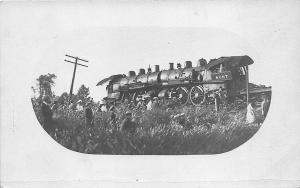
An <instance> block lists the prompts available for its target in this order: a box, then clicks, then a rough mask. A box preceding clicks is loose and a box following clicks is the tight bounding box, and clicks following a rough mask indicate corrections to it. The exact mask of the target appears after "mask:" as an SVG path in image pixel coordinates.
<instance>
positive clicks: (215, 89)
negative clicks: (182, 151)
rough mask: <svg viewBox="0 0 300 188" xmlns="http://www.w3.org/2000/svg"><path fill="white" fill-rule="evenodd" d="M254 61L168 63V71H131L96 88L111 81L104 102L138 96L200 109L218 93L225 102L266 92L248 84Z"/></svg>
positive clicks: (223, 59)
mask: <svg viewBox="0 0 300 188" xmlns="http://www.w3.org/2000/svg"><path fill="white" fill-rule="evenodd" d="M251 64H253V60H252V59H251V58H250V57H249V56H247V55H245V56H231V57H220V58H218V59H212V60H210V61H209V62H208V63H207V61H206V60H205V59H200V60H199V61H198V62H197V65H196V66H193V65H192V62H191V61H186V62H185V63H184V66H182V65H181V64H180V63H178V64H177V66H176V68H174V63H169V68H168V69H166V70H160V67H159V65H155V70H153V71H152V70H151V68H148V70H147V72H146V71H145V69H140V70H139V72H138V74H136V73H135V72H134V71H129V73H128V75H127V76H126V75H125V74H117V75H112V76H110V77H108V78H105V79H103V80H101V81H100V82H99V83H98V84H97V86H99V85H103V84H105V83H107V82H108V85H107V86H106V90H107V97H105V98H104V100H105V101H107V102H109V101H117V102H124V101H126V100H127V101H134V102H135V101H136V100H137V98H138V97H142V98H147V97H148V98H149V97H150V98H153V97H158V98H160V99H162V100H165V99H170V98H174V97H175V98H176V99H177V100H178V102H179V103H180V104H182V105H185V104H187V103H191V104H193V105H196V106H199V105H203V104H207V103H209V102H210V101H212V97H213V96H214V94H216V93H220V92H222V94H223V96H224V97H225V98H226V99H233V98H235V97H239V96H243V95H245V94H246V93H247V92H246V89H247V91H248V93H249V92H250V93H251V92H252V93H255V92H257V93H267V92H270V88H260V89H259V90H257V89H256V90H255V89H254V88H250V89H251V91H249V82H248V75H249V74H248V71H249V69H248V66H249V65H251Z"/></svg>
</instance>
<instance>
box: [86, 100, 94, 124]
mask: <svg viewBox="0 0 300 188" xmlns="http://www.w3.org/2000/svg"><path fill="white" fill-rule="evenodd" d="M93 120H94V112H93V110H92V103H91V102H89V103H88V104H87V107H86V109H85V123H86V126H87V127H93V126H94V121H93Z"/></svg>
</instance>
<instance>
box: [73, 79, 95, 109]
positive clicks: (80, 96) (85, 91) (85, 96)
mask: <svg viewBox="0 0 300 188" xmlns="http://www.w3.org/2000/svg"><path fill="white" fill-rule="evenodd" d="M89 95H90V89H89V88H88V87H86V86H85V85H84V84H82V85H81V86H80V88H79V89H78V92H77V95H76V99H77V101H78V100H81V101H82V104H83V105H84V106H85V105H86V104H87V103H88V102H89V101H90V100H91V98H90V97H89Z"/></svg>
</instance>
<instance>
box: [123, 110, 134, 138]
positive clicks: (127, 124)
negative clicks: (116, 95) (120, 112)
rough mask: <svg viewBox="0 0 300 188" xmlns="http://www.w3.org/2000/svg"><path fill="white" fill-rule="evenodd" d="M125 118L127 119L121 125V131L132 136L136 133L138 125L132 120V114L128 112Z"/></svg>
mask: <svg viewBox="0 0 300 188" xmlns="http://www.w3.org/2000/svg"><path fill="white" fill-rule="evenodd" d="M125 116H126V117H125V119H124V120H123V121H122V123H121V130H122V131H124V132H129V133H131V134H133V133H135V131H136V128H137V124H136V123H135V122H134V121H133V120H132V113H131V112H130V111H127V112H126V114H125Z"/></svg>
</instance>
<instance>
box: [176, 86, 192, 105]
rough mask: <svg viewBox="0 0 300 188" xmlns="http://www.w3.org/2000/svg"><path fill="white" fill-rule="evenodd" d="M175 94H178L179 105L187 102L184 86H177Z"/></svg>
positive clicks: (186, 90) (187, 94) (187, 95)
mask: <svg viewBox="0 0 300 188" xmlns="http://www.w3.org/2000/svg"><path fill="white" fill-rule="evenodd" d="M176 91H177V96H178V101H179V103H180V104H181V105H185V104H187V102H188V101H189V93H188V89H187V88H185V87H179V88H177V90H176Z"/></svg>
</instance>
